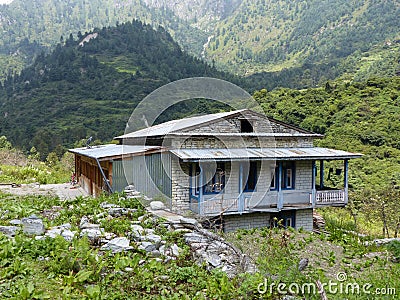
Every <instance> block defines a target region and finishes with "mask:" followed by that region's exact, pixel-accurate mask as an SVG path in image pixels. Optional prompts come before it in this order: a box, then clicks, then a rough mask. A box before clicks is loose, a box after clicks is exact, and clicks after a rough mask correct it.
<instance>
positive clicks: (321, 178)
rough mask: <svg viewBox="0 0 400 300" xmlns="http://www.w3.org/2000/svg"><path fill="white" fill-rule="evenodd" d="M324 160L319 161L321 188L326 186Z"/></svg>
mask: <svg viewBox="0 0 400 300" xmlns="http://www.w3.org/2000/svg"><path fill="white" fill-rule="evenodd" d="M324 175H325V174H324V161H323V160H320V161H319V186H320V188H321V190H322V189H323V188H324Z"/></svg>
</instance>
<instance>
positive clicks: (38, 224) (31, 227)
mask: <svg viewBox="0 0 400 300" xmlns="http://www.w3.org/2000/svg"><path fill="white" fill-rule="evenodd" d="M21 221H22V225H23V230H24V233H26V234H29V235H42V234H43V233H44V231H45V230H44V225H43V221H42V219H40V218H38V217H37V216H35V215H32V216H30V217H28V218H23V219H22V220H21Z"/></svg>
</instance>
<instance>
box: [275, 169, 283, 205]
mask: <svg viewBox="0 0 400 300" xmlns="http://www.w3.org/2000/svg"><path fill="white" fill-rule="evenodd" d="M282 173H283V167H282V162H281V161H280V162H278V178H277V180H276V184H277V190H278V204H277V208H278V211H281V210H282V208H283V193H282V184H281V181H282V180H283V178H282Z"/></svg>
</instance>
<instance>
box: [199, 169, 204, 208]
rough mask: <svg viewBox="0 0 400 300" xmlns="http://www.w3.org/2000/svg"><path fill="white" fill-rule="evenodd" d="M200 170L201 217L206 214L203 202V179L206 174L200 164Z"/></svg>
mask: <svg viewBox="0 0 400 300" xmlns="http://www.w3.org/2000/svg"><path fill="white" fill-rule="evenodd" d="M199 168H200V174H199V204H198V205H199V215H203V214H204V212H203V211H202V210H203V206H202V202H203V188H204V187H203V185H204V184H203V178H204V172H203V167H202V166H201V163H200V162H199Z"/></svg>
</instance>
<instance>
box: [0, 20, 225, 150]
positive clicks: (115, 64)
mask: <svg viewBox="0 0 400 300" xmlns="http://www.w3.org/2000/svg"><path fill="white" fill-rule="evenodd" d="M84 39H86V40H87V42H84V43H82V40H84ZM197 76H209V77H216V78H223V79H228V80H229V79H232V77H231V76H229V75H227V74H224V73H221V72H218V71H217V70H216V69H215V68H212V67H210V66H209V65H207V64H205V63H204V62H202V61H201V60H199V59H197V58H194V57H192V56H190V55H188V54H186V53H185V52H183V51H182V50H181V48H180V47H179V45H178V44H177V43H176V42H174V41H173V39H172V37H171V36H170V35H169V33H167V32H166V31H165V30H164V29H163V28H162V27H159V28H158V30H157V31H155V30H153V29H152V27H151V26H150V25H144V24H142V23H141V22H139V21H133V22H128V23H124V24H121V25H118V26H117V27H110V28H103V29H101V30H96V31H94V32H91V33H89V34H88V35H86V36H82V35H81V34H78V39H74V37H73V36H72V35H70V37H69V38H68V39H66V41H65V45H61V44H59V45H58V46H57V47H56V48H55V50H54V51H53V52H51V53H50V54H49V55H45V54H44V53H42V54H41V55H39V56H38V57H37V59H36V60H35V62H34V63H33V65H31V66H30V67H28V68H26V69H24V70H23V71H22V72H21V74H20V75H18V76H8V77H7V79H6V80H5V82H4V86H3V88H2V89H1V92H0V94H1V95H0V106H1V111H2V118H1V119H0V127H1V135H6V136H7V137H8V138H9V139H10V141H11V142H12V144H13V145H16V146H19V147H23V148H25V149H29V148H30V147H32V146H35V147H36V149H37V150H38V151H39V152H40V153H42V155H46V154H47V153H49V152H51V151H53V150H54V149H55V148H56V147H57V145H59V146H66V145H69V146H71V145H72V143H73V142H75V141H78V140H80V139H82V138H85V137H88V136H89V135H92V136H93V138H95V139H101V140H110V139H112V138H113V137H114V136H115V135H117V134H122V133H123V131H124V126H125V123H126V121H127V120H128V117H129V116H130V114H131V113H132V111H133V109H134V107H135V105H136V104H137V103H138V102H139V101H140V100H142V99H143V98H144V97H145V96H146V95H148V94H149V93H150V92H152V91H153V90H155V89H156V88H158V87H160V86H162V85H164V84H166V83H168V82H171V81H174V80H177V79H181V78H187V77H197Z"/></svg>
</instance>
